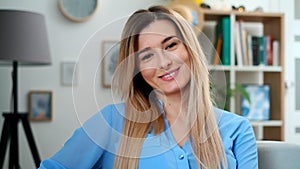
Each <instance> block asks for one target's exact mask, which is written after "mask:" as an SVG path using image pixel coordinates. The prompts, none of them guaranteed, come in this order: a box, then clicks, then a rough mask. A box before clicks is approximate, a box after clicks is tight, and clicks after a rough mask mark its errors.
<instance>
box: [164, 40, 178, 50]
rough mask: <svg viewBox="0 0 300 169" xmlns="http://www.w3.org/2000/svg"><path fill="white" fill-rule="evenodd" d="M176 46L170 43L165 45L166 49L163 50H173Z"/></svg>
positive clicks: (174, 43)
mask: <svg viewBox="0 0 300 169" xmlns="http://www.w3.org/2000/svg"><path fill="white" fill-rule="evenodd" d="M177 45H178V43H177V42H172V43H170V44H169V45H167V47H166V48H165V49H166V50H170V49H174V48H176V46H177Z"/></svg>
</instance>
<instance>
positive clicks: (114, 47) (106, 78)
mask: <svg viewBox="0 0 300 169" xmlns="http://www.w3.org/2000/svg"><path fill="white" fill-rule="evenodd" d="M119 48H120V44H119V42H118V41H117V40H106V41H103V42H102V47H101V51H102V56H101V58H102V61H101V68H102V71H101V79H102V80H101V81H102V83H101V84H102V87H103V88H110V87H111V81H112V76H113V74H114V71H115V69H116V66H117V61H118V55H119Z"/></svg>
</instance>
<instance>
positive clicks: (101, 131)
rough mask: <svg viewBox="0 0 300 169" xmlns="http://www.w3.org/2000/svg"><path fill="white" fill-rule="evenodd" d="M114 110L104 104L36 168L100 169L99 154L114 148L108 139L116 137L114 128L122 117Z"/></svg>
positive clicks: (117, 126)
mask: <svg viewBox="0 0 300 169" xmlns="http://www.w3.org/2000/svg"><path fill="white" fill-rule="evenodd" d="M116 112H117V109H116V108H115V106H107V107H105V108H104V109H102V110H101V111H100V112H98V113H97V114H95V115H94V116H92V117H91V118H90V119H89V120H87V121H86V122H85V123H84V124H83V125H82V127H80V128H78V129H77V130H75V132H74V133H73V135H72V136H71V137H70V138H69V139H68V140H67V142H66V143H65V144H64V146H63V147H62V148H61V149H60V150H59V151H58V152H57V153H56V154H54V156H52V157H51V158H49V159H45V160H43V161H42V162H41V164H40V168H39V169H45V168H47V169H50V168H51V169H66V168H72V169H82V168H101V166H102V163H101V160H102V159H101V157H103V156H104V154H105V153H106V152H107V150H110V151H113V150H112V146H111V145H112V144H111V142H112V141H113V139H117V138H118V132H116V131H121V126H122V123H121V121H120V119H122V116H121V115H118V113H116ZM113 116H114V118H115V120H114V122H112V117H113ZM112 124H113V125H114V126H112ZM113 128H114V129H113ZM112 131H115V133H116V134H114V135H116V136H115V137H113V136H112Z"/></svg>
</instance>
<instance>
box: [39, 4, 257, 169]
mask: <svg viewBox="0 0 300 169" xmlns="http://www.w3.org/2000/svg"><path fill="white" fill-rule="evenodd" d="M115 74H116V75H115V77H114V79H113V83H112V84H113V87H118V90H119V92H120V93H121V94H122V98H123V100H124V103H121V104H112V105H108V106H106V107H105V108H104V109H102V110H101V111H100V112H99V113H98V114H96V115H95V116H94V117H92V118H91V119H89V120H88V121H87V122H86V123H85V124H84V125H83V126H82V127H81V128H79V129H78V130H77V131H76V132H75V133H74V135H73V136H72V137H71V138H70V139H69V140H68V141H67V142H66V144H65V145H64V147H63V148H62V149H61V150H60V151H59V152H58V153H56V154H55V155H54V156H53V157H51V158H50V159H47V160H44V161H43V162H42V163H41V166H40V168H104V169H109V168H118V169H124V168H128V169H132V168H140V169H147V168H162V169H166V168H180V169H181V168H183V169H185V168H191V169H195V168H208V169H218V168H257V150H256V142H255V137H254V134H253V130H252V127H251V125H250V123H249V122H248V120H246V119H244V118H243V117H240V116H237V115H235V114H233V113H229V112H225V111H223V110H220V109H216V108H213V104H212V101H211V97H210V86H209V73H208V69H207V66H206V59H205V56H204V54H203V52H202V51H201V48H200V46H199V43H198V40H197V38H196V36H195V34H194V33H193V30H192V28H191V27H190V25H189V24H188V23H187V22H186V21H185V20H184V19H182V17H180V16H179V15H178V14H177V13H175V12H173V11H171V10H168V9H167V8H165V7H162V6H154V7H151V8H149V9H148V10H139V11H137V12H135V13H134V14H133V15H132V16H131V17H130V18H129V19H128V21H127V23H126V25H125V27H124V29H123V34H122V40H121V44H120V52H119V64H118V68H117V70H116V72H115ZM120 84H122V85H120Z"/></svg>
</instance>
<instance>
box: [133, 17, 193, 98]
mask: <svg viewBox="0 0 300 169" xmlns="http://www.w3.org/2000/svg"><path fill="white" fill-rule="evenodd" d="M137 65H138V68H139V70H140V71H141V75H142V76H143V78H144V80H145V81H146V82H147V83H148V84H149V85H150V86H151V87H152V88H154V89H156V90H158V91H160V92H162V93H164V94H165V95H170V94H178V93H180V89H183V88H184V87H185V86H186V85H187V84H188V82H189V81H190V78H191V73H190V67H191V63H190V56H189V54H188V52H187V50H186V47H185V45H184V44H183V42H182V41H181V40H180V39H179V37H178V35H177V33H176V29H175V26H174V25H173V24H172V23H171V22H170V21H167V20H158V21H155V22H153V23H151V24H150V25H148V26H147V27H145V28H144V29H143V30H142V31H141V33H140V35H139V39H138V55H137Z"/></svg>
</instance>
